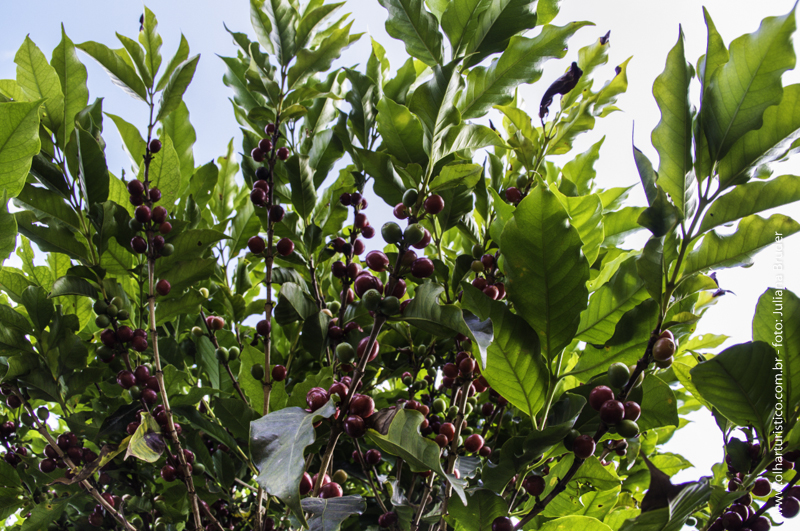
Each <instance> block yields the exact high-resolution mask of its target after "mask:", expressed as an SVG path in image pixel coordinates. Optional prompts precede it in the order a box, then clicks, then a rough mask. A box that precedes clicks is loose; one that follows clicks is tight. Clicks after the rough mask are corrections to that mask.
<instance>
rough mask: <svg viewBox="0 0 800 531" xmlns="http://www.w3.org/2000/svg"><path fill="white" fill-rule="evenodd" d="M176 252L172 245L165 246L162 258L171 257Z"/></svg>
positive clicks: (162, 250)
mask: <svg viewBox="0 0 800 531" xmlns="http://www.w3.org/2000/svg"><path fill="white" fill-rule="evenodd" d="M174 252H175V246H174V245H172V244H171V243H167V244H164V247H163V248H162V249H161V256H170V255H171V254H172V253H174Z"/></svg>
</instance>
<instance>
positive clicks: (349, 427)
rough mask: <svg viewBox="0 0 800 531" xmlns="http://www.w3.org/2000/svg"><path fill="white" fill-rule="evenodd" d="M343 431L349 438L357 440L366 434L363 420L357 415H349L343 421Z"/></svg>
mask: <svg viewBox="0 0 800 531" xmlns="http://www.w3.org/2000/svg"><path fill="white" fill-rule="evenodd" d="M344 431H345V433H347V435H349V436H350V437H353V438H354V439H358V438H359V437H363V436H364V434H365V433H366V432H367V428H366V426H365V424H364V419H362V418H361V417H359V416H358V415H350V416H348V417H347V418H346V419H344Z"/></svg>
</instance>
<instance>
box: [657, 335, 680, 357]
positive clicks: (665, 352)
mask: <svg viewBox="0 0 800 531" xmlns="http://www.w3.org/2000/svg"><path fill="white" fill-rule="evenodd" d="M673 354H675V342H674V341H672V339H670V338H669V337H662V338H660V339H659V340H657V341H656V344H655V345H653V358H654V359H656V360H657V361H666V360H668V359H669V358H671V357H672V355H673Z"/></svg>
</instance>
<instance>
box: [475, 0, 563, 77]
mask: <svg viewBox="0 0 800 531" xmlns="http://www.w3.org/2000/svg"><path fill="white" fill-rule="evenodd" d="M548 1H550V0H548ZM541 3H542V2H539V4H540V5H541ZM556 12H558V10H556ZM551 20H552V19H551ZM547 22H549V20H547V19H545V21H544V22H539V25H543V24H546V23H547ZM536 24H537V16H536V0H498V1H494V2H492V3H491V5H490V6H489V9H487V10H486V11H484V12H483V13H482V14H481V15H480V19H479V21H478V25H477V28H475V31H474V32H473V33H472V35H471V37H470V40H469V42H468V44H467V47H466V49H465V50H464V51H465V53H466V54H470V57H468V58H467V66H472V65H476V64H478V63H480V62H481V61H483V59H485V58H486V57H488V56H489V55H491V54H493V53H498V52H502V51H503V50H505V49H506V47H507V46H508V41H509V39H511V37H513V36H514V35H517V34H519V33H522V32H524V31H525V30H529V29H533V28H534V27H535V26H536Z"/></svg>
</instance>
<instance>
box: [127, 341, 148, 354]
mask: <svg viewBox="0 0 800 531" xmlns="http://www.w3.org/2000/svg"><path fill="white" fill-rule="evenodd" d="M131 346H132V347H133V350H135V351H136V352H144V351H145V350H147V340H146V339H145V338H143V337H134V338H133V339H132V340H131Z"/></svg>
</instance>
